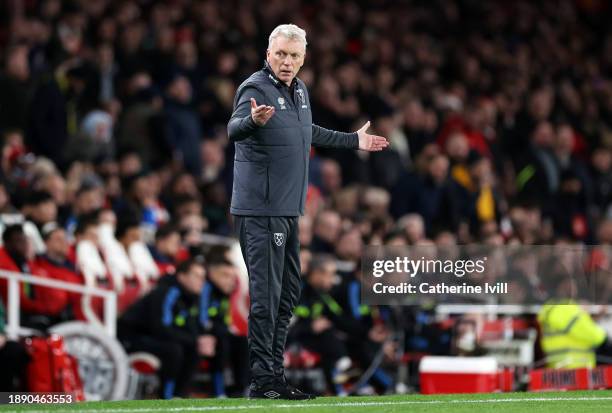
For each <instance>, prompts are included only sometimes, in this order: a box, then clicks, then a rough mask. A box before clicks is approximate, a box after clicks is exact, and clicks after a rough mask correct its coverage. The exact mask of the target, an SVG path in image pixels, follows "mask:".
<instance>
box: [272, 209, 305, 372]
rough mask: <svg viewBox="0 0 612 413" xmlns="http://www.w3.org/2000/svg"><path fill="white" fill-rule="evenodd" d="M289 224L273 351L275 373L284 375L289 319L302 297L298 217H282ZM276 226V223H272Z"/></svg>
mask: <svg viewBox="0 0 612 413" xmlns="http://www.w3.org/2000/svg"><path fill="white" fill-rule="evenodd" d="M282 219H284V220H286V222H287V223H288V224H289V233H288V234H287V244H286V246H285V268H284V271H283V286H282V291H281V297H280V305H279V307H278V318H277V319H276V329H275V330H274V339H273V340H274V341H273V348H272V351H273V353H274V374H275V375H276V377H283V376H284V373H285V369H284V367H283V353H284V352H285V344H286V342H287V333H288V332H289V321H290V320H291V316H292V315H293V309H294V308H295V306H296V305H297V303H298V301H299V299H300V292H301V288H302V280H301V270H300V241H299V234H298V218H297V217H293V218H282ZM272 227H273V228H274V225H272Z"/></svg>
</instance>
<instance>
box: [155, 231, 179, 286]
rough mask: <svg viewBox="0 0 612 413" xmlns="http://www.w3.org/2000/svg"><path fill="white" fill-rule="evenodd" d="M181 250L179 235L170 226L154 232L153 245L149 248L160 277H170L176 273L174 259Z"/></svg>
mask: <svg viewBox="0 0 612 413" xmlns="http://www.w3.org/2000/svg"><path fill="white" fill-rule="evenodd" d="M180 249H181V234H180V232H179V230H178V229H177V228H176V227H175V226H173V225H170V224H166V225H164V226H162V227H160V228H159V229H158V230H157V231H156V232H155V243H154V245H151V246H150V247H149V250H150V251H151V255H152V256H153V259H154V260H155V264H156V265H157V268H158V269H159V274H160V275H172V274H174V272H175V271H176V258H177V255H178V253H179V250H180Z"/></svg>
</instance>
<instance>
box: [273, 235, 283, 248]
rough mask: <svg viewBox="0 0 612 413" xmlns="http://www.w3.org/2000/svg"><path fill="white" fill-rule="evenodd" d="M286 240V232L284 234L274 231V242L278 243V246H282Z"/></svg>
mask: <svg viewBox="0 0 612 413" xmlns="http://www.w3.org/2000/svg"><path fill="white" fill-rule="evenodd" d="M284 241H285V234H283V233H282V232H275V233H274V243H275V244H276V246H278V247H280V246H281V245H283V242H284Z"/></svg>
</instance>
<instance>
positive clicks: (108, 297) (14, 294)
mask: <svg viewBox="0 0 612 413" xmlns="http://www.w3.org/2000/svg"><path fill="white" fill-rule="evenodd" d="M0 279H5V280H7V284H8V294H7V295H8V296H7V303H6V310H7V323H6V335H7V336H8V338H10V339H12V340H16V339H18V338H19V337H20V336H25V335H31V334H32V330H31V329H29V328H25V327H23V326H21V323H20V295H19V288H20V287H19V284H20V283H29V284H32V285H40V286H42V287H49V288H55V289H58V290H63V291H69V292H72V293H79V294H81V295H82V297H83V299H87V298H88V297H92V296H93V297H101V298H102V299H103V300H104V323H103V325H102V326H101V327H102V328H104V331H106V333H107V334H108V335H109V336H111V337H115V334H116V332H117V294H116V293H115V292H114V291H109V290H103V289H100V288H95V287H90V286H85V285H81V284H75V283H70V282H66V281H60V280H54V279H49V278H43V277H39V276H35V275H31V274H24V273H18V272H13V271H7V270H0ZM88 321H91V322H93V323H94V324H99V323H100V322H99V321H98V320H97V319H94V320H88Z"/></svg>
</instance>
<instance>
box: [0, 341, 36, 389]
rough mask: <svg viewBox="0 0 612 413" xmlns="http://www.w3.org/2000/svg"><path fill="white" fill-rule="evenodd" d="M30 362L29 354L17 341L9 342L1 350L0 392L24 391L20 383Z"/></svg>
mask: <svg viewBox="0 0 612 413" xmlns="http://www.w3.org/2000/svg"><path fill="white" fill-rule="evenodd" d="M29 361H30V356H29V355H28V352H27V351H26V349H25V348H24V347H23V346H22V345H21V344H20V343H18V342H16V341H7V342H6V343H5V344H4V346H2V348H0V366H2V367H1V368H0V391H3V392H10V391H18V390H23V389H20V388H19V384H18V382H19V379H20V378H21V377H22V376H23V373H24V372H25V368H26V366H27V365H28V362H29Z"/></svg>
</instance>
